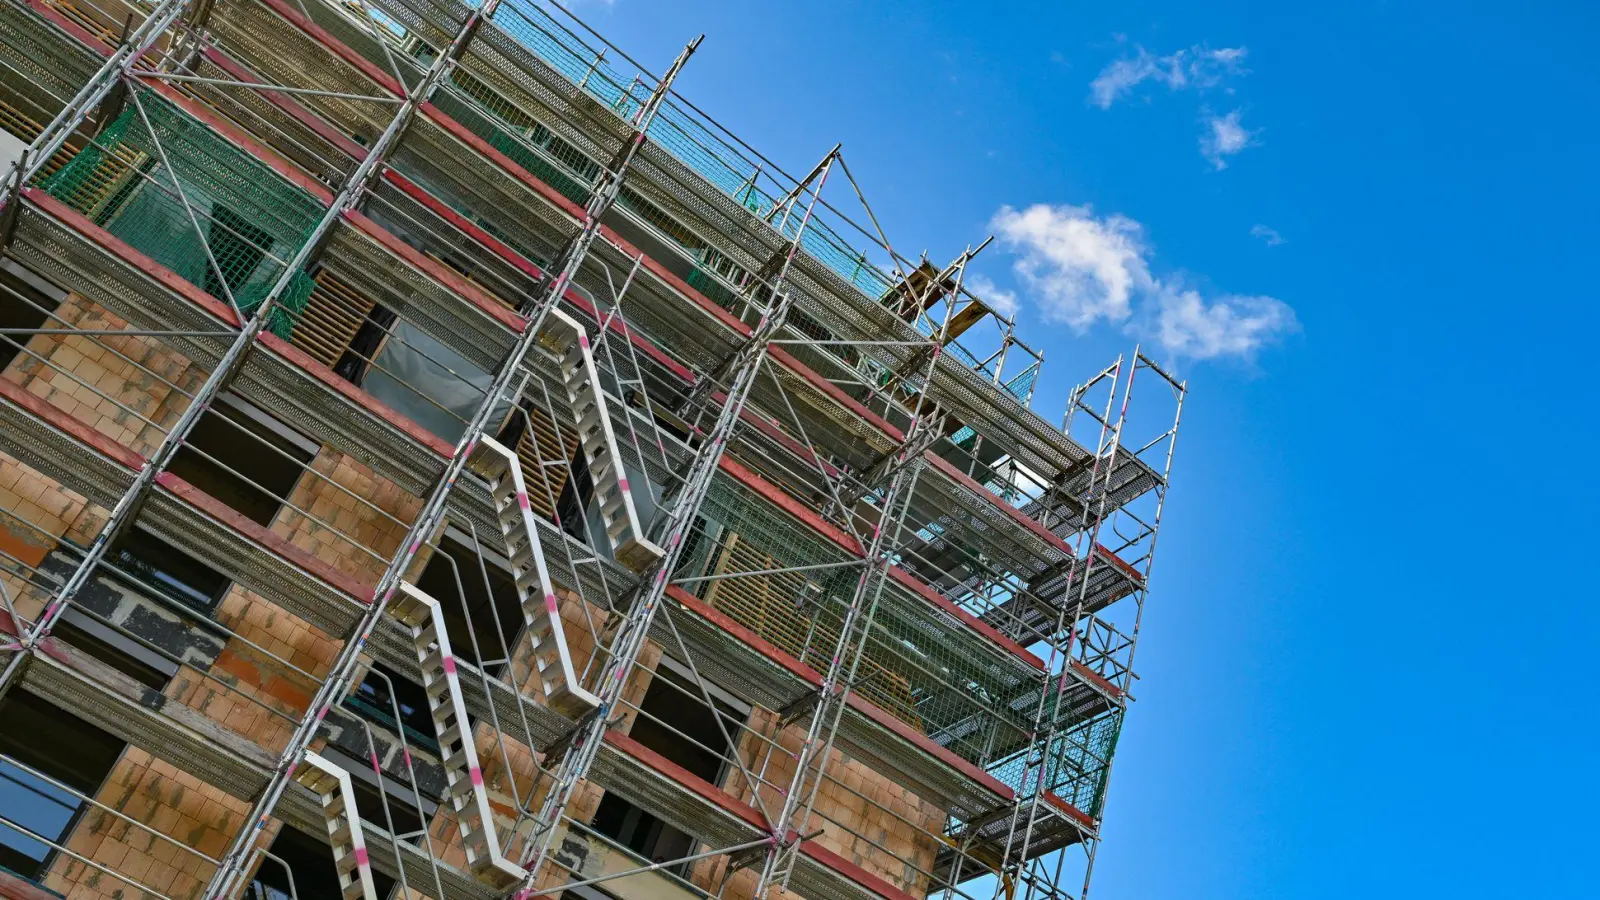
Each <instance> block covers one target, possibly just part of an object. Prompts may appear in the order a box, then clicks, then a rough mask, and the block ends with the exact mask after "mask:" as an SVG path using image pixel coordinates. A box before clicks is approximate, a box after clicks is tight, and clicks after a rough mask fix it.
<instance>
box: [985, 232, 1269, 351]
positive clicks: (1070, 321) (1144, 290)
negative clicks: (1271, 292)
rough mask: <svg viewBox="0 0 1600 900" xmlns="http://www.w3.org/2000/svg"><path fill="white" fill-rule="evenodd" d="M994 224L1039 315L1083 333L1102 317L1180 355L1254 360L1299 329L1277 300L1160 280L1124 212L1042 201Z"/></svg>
mask: <svg viewBox="0 0 1600 900" xmlns="http://www.w3.org/2000/svg"><path fill="white" fill-rule="evenodd" d="M991 227H993V228H994V229H995V232H996V233H997V234H998V235H999V236H1000V239H1001V240H1002V241H1003V242H1004V244H1005V245H1006V246H1007V247H1009V248H1010V249H1011V250H1012V251H1013V253H1015V254H1016V262H1015V263H1014V264H1013V269H1014V271H1015V274H1016V276H1017V278H1018V280H1019V282H1020V283H1021V284H1023V285H1024V286H1026V287H1027V288H1028V289H1029V290H1030V291H1032V292H1033V294H1034V296H1035V297H1036V298H1037V302H1038V304H1039V312H1040V315H1041V316H1042V317H1043V318H1044V319H1045V320H1046V321H1052V322H1060V323H1064V324H1066V325H1069V326H1071V327H1072V328H1074V329H1076V330H1078V331H1079V332H1083V331H1087V330H1088V329H1089V328H1090V327H1091V326H1093V325H1094V324H1096V323H1098V322H1102V321H1103V322H1105V323H1107V324H1110V325H1113V326H1116V327H1119V328H1122V329H1123V330H1125V331H1128V332H1131V333H1135V334H1138V335H1140V336H1141V337H1144V338H1148V339H1152V340H1155V341H1157V342H1159V343H1160V344H1161V346H1162V347H1163V348H1164V349H1165V350H1167V351H1168V352H1169V353H1172V354H1174V355H1181V356H1187V357H1190V358H1193V359H1213V358H1217V357H1224V356H1233V357H1243V358H1246V359H1248V358H1250V357H1253V356H1254V355H1255V353H1256V351H1257V350H1259V349H1260V348H1262V347H1264V346H1267V345H1268V344H1271V343H1274V342H1275V341H1277V340H1278V339H1279V338H1281V337H1282V336H1283V335H1284V334H1286V333H1288V332H1291V331H1294V330H1296V329H1297V328H1298V327H1299V323H1298V322H1297V321H1296V319H1295V315H1294V310H1292V309H1290V308H1289V306H1288V304H1286V303H1284V302H1282V301H1281V300H1277V299H1275V298H1272V297H1267V296H1245V295H1237V294H1223V295H1221V296H1218V297H1216V298H1214V299H1210V300H1208V299H1207V298H1205V297H1204V296H1202V294H1201V293H1200V291H1199V290H1197V289H1195V288H1192V287H1189V286H1187V285H1185V284H1183V283H1182V281H1181V279H1179V278H1177V277H1165V278H1163V277H1158V276H1156V275H1155V274H1153V272H1152V269H1151V265H1150V258H1151V250H1150V247H1149V245H1148V243H1147V242H1146V240H1145V236H1144V227H1143V226H1142V225H1140V224H1139V223H1138V222H1136V221H1134V220H1132V219H1130V218H1128V217H1126V216H1120V215H1111V216H1097V215H1095V213H1094V211H1093V210H1092V209H1090V208H1089V207H1087V206H1068V205H1061V206H1051V205H1049V204H1044V203H1038V204H1034V205H1032V206H1029V207H1027V208H1026V209H1022V210H1018V209H1014V208H1012V207H1010V206H1004V207H1001V208H1000V210H999V211H998V212H996V213H995V215H994V218H993V220H992V222H991ZM1013 299H1014V298H1013Z"/></svg>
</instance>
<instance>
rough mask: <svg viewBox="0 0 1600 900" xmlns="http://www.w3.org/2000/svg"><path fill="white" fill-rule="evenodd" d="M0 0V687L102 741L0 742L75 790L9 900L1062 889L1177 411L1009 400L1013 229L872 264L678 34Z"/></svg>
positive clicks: (525, 18)
mask: <svg viewBox="0 0 1600 900" xmlns="http://www.w3.org/2000/svg"><path fill="white" fill-rule="evenodd" d="M0 3H3V4H4V6H5V9H4V15H3V16H0V128H3V129H4V131H5V132H6V135H7V137H8V140H9V141H10V143H11V144H16V145H17V146H19V147H20V148H21V150H20V151H19V152H18V153H16V154H15V159H14V162H13V163H12V165H11V166H10V169H9V171H8V172H7V173H6V176H5V182H4V184H3V186H0V204H3V208H0V309H3V310H4V313H3V321H0V326H3V327H0V351H3V352H4V353H3V356H0V359H5V360H7V362H6V364H5V366H4V372H3V375H0V452H3V454H4V455H3V457H0V500H3V501H4V507H3V510H0V600H3V603H4V609H3V613H0V710H9V711H10V712H8V713H7V715H12V716H14V717H15V718H14V721H13V722H12V723H7V724H8V726H9V725H10V724H17V723H22V722H24V721H31V720H30V719H27V717H29V716H44V717H45V718H48V716H49V715H51V714H60V715H64V716H67V717H70V718H71V719H72V720H73V721H75V722H81V723H86V724H84V725H83V726H82V727H85V728H89V729H92V730H93V734H96V735H106V736H107V737H106V740H107V741H109V742H110V743H109V744H108V746H111V745H117V746H120V747H121V749H120V750H119V751H118V753H117V754H115V762H114V763H110V762H108V763H107V765H108V766H110V767H111V768H110V769H109V771H110V772H111V774H110V775H107V776H105V779H104V780H103V781H102V782H100V783H97V784H90V783H88V782H87V781H85V782H83V783H78V782H77V781H75V780H74V779H75V777H76V773H68V774H62V773H56V772H53V771H52V770H51V764H50V761H49V760H47V759H42V758H39V757H38V755H37V754H36V753H34V751H33V750H31V749H30V748H29V747H28V746H26V745H25V744H18V745H16V746H13V745H12V744H9V743H7V744H0V790H6V789H8V788H5V787H4V785H7V784H15V785H21V786H24V787H26V788H27V789H28V790H30V791H31V792H32V793H33V795H36V796H38V797H41V798H45V799H47V800H48V801H49V802H50V803H51V804H53V806H52V807H51V808H52V809H58V810H60V811H63V812H62V814H61V815H58V816H57V819H60V821H57V820H56V819H46V818H38V816H35V818H33V819H29V818H27V816H23V815H20V814H18V815H15V816H13V815H12V814H10V813H8V812H6V811H5V810H0V852H4V853H13V852H14V853H16V854H20V855H18V856H16V857H15V859H16V860H17V861H18V864H19V865H29V866H33V867H34V868H35V869H36V871H33V872H32V874H31V875H30V876H28V877H26V878H17V877H13V876H12V875H0V895H4V896H39V895H38V894H29V893H27V892H26V891H27V890H30V889H38V888H41V887H42V888H43V889H45V890H49V891H56V892H58V893H61V894H64V895H66V896H72V895H73V894H74V893H75V892H78V891H84V892H88V891H90V890H91V888H90V887H88V886H87V885H89V884H91V879H92V880H94V883H100V882H104V883H107V884H115V885H118V886H120V888H126V889H131V890H135V891H141V892H144V893H145V894H148V895H150V896H154V897H162V898H172V900H187V898H190V897H236V896H250V897H269V896H272V897H275V896H286V897H295V898H297V897H298V896H299V892H298V891H297V888H296V884H297V882H303V881H304V879H305V878H306V875H305V874H304V872H305V867H304V865H299V864H297V863H296V859H297V858H294V859H291V858H290V857H291V856H292V854H293V852H295V851H294V843H293V842H294V841H295V840H297V838H295V837H293V835H296V834H299V835H312V836H313V837H314V838H315V841H317V842H320V844H319V846H320V845H325V846H326V850H325V853H324V855H325V857H326V860H327V865H328V866H329V867H330V871H335V872H336V875H337V886H336V888H335V889H336V890H337V891H338V892H339V893H340V894H341V896H347V897H367V898H374V897H378V896H380V895H381V894H382V892H383V891H386V890H391V889H394V890H400V891H403V892H408V893H404V894H400V895H397V896H428V897H435V898H446V897H474V898H490V897H515V898H517V900H523V898H527V897H531V896H533V895H536V894H537V895H542V896H545V897H555V896H557V895H559V894H563V893H566V892H570V893H571V894H572V896H575V897H581V898H585V900H593V898H594V897H596V896H606V897H613V898H617V900H634V898H635V897H640V898H642V897H645V896H649V897H652V898H656V897H662V896H672V897H679V896H681V897H683V898H685V900H688V898H693V897H708V896H715V897H717V898H719V900H721V898H723V897H728V898H733V900H741V898H746V897H758V896H759V897H767V896H772V895H776V894H780V893H786V892H787V893H793V894H796V895H798V896H801V897H805V898H809V900H873V898H876V900H896V898H903V897H908V896H911V897H922V896H935V895H937V896H941V897H946V898H950V900H956V898H968V900H998V898H999V897H1001V896H1002V895H1003V896H1004V897H1005V898H1006V900H1015V898H1016V897H1017V895H1018V892H1019V890H1020V891H1021V892H1022V896H1023V897H1024V900H1035V898H1037V900H1054V898H1056V897H1066V896H1070V895H1078V896H1080V897H1087V894H1088V889H1089V882H1090V876H1091V875H1092V873H1093V865H1094V857H1095V853H1096V849H1097V848H1098V845H1099V840H1100V826H1101V821H1102V813H1103V806H1104V800H1105V795H1106V789H1107V785H1108V783H1109V778H1110V774H1111V769H1112V760H1113V756H1114V751H1115V748H1116V743H1117V738H1118V734H1119V733H1120V729H1121V725H1122V721H1123V717H1124V715H1125V714H1126V711H1127V709H1128V706H1129V703H1130V702H1131V700H1132V691H1133V686H1134V681H1135V680H1136V678H1137V675H1136V673H1135V670H1134V665H1133V664H1134V649H1135V647H1136V644H1137V639H1138V635H1139V628H1140V625H1141V622H1142V617H1143V612H1144V606H1145V600H1146V593H1147V590H1148V585H1149V578H1150V573H1151V566H1152V563H1153V558H1154V551H1155V545H1156V537H1157V534H1158V532H1159V527H1160V522H1161V515H1162V509H1163V505H1164V502H1165V496H1166V490H1167V484H1168V476H1169V474H1170V471H1171V465H1172V457H1173V451H1174V447H1175V443H1176V438H1177V433H1178V426H1179V421H1180V418H1181V412H1182V408H1183V403H1184V400H1185V396H1186V386H1185V384H1184V383H1183V382H1182V381H1180V380H1178V379H1176V378H1174V377H1173V376H1172V375H1170V374H1169V373H1167V372H1166V371H1164V370H1163V369H1162V368H1161V366H1160V365H1158V364H1157V363H1156V362H1155V361H1153V360H1152V359H1150V358H1149V357H1148V356H1147V355H1145V354H1144V353H1143V352H1141V351H1140V350H1139V349H1137V348H1136V349H1135V350H1134V351H1133V352H1132V353H1131V354H1129V355H1128V356H1126V357H1123V358H1119V359H1118V360H1116V361H1115V362H1113V363H1112V364H1111V365H1109V366H1107V367H1106V368H1104V369H1103V370H1101V371H1099V372H1098V373H1096V374H1095V375H1094V376H1093V377H1091V378H1089V379H1088V380H1086V381H1085V382H1084V383H1082V384H1081V385H1080V386H1079V387H1077V388H1076V389H1074V390H1073V391H1072V392H1071V394H1070V397H1069V402H1068V408H1067V411H1066V414H1065V417H1064V418H1063V420H1062V421H1061V422H1060V423H1059V424H1056V423H1053V422H1051V421H1048V420H1046V419H1045V418H1044V417H1042V416H1041V415H1040V414H1038V413H1036V412H1035V411H1034V410H1033V409H1032V408H1031V404H1032V401H1033V395H1034V390H1035V388H1036V386H1037V385H1038V383H1039V379H1040V373H1041V371H1042V367H1043V362H1044V361H1043V357H1042V354H1040V353H1038V352H1036V351H1035V350H1033V349H1032V348H1031V347H1029V346H1028V345H1027V344H1026V343H1025V342H1024V341H1023V340H1022V339H1021V338H1020V337H1019V336H1018V335H1017V334H1016V331H1015V322H1014V320H1013V319H1010V318H1006V317H1004V316H1002V315H1000V314H998V313H997V312H995V310H994V309H993V307H991V306H990V305H988V304H987V303H986V302H985V300H984V298H983V297H981V296H979V295H978V294H976V293H975V292H974V291H973V290H972V289H971V288H970V286H969V283H968V279H967V278H966V274H967V271H968V268H969V267H970V266H971V265H972V262H973V260H974V259H975V258H977V257H978V256H979V255H980V254H981V253H982V252H983V251H984V250H985V249H986V248H987V246H988V243H989V242H988V241H987V240H985V241H979V242H975V243H974V244H973V245H970V246H969V247H967V248H966V249H965V250H964V251H963V252H962V253H961V254H959V255H958V256H956V257H955V259H953V260H952V261H950V262H948V263H945V264H940V263H939V262H936V261H932V260H929V259H927V258H922V259H910V258H907V257H905V256H902V255H901V254H899V253H897V252H896V251H895V249H894V246H893V245H892V244H891V243H890V241H889V238H888V235H887V234H886V233H885V232H884V230H883V229H882V228H881V227H880V225H879V222H878V218H877V216H876V215H875V214H874V211H873V209H872V207H871V206H870V205H869V204H868V201H867V195H866V192H865V191H864V190H863V188H862V187H861V185H860V183H859V182H858V181H857V180H856V178H855V175H854V174H853V173H852V172H851V171H850V167H849V165H848V163H847V161H846V156H845V153H844V152H843V149H842V148H841V147H839V146H837V145H835V146H834V147H833V148H832V149H830V150H828V151H827V152H826V153H824V154H823V155H822V156H821V158H820V160H819V161H818V162H817V163H816V165H814V166H813V167H811V168H810V169H809V170H808V171H807V172H806V173H805V174H803V175H802V176H799V177H795V176H792V175H789V174H788V173H787V172H785V171H784V169H783V168H782V167H781V166H780V165H778V164H777V163H774V162H773V161H771V160H770V159H768V158H767V157H765V156H763V155H762V154H760V153H759V152H758V151H756V150H755V149H754V148H752V147H750V146H748V145H746V144H745V143H744V142H742V141H741V140H740V139H739V138H737V137H736V136H735V135H734V134H733V133H732V132H731V131H729V130H727V129H725V128H724V127H723V126H721V125H720V124H718V123H717V122H716V121H715V120H713V119H712V118H711V117H709V116H708V115H706V114H705V113H704V112H702V111H701V110H700V109H699V108H697V107H696V106H694V105H693V104H692V103H691V102H690V101H689V100H687V99H685V98H684V97H683V96H681V95H680V94H679V93H678V92H677V91H675V90H674V88H673V83H674V80H675V79H676V77H677V75H678V74H679V73H680V71H681V70H682V69H683V68H684V67H685V66H686V65H688V64H689V62H690V59H691V57H692V55H693V53H694V52H695V50H696V48H697V47H698V46H699V43H700V39H699V38H696V39H694V40H693V41H690V42H689V43H688V44H687V45H686V46H685V47H684V48H683V50H682V52H680V53H679V54H678V55H677V56H676V58H675V59H674V61H673V62H672V64H671V65H670V66H669V67H668V68H667V69H666V70H665V71H663V72H661V73H660V74H659V75H657V74H653V73H651V72H650V71H649V70H647V69H646V68H645V67H644V66H642V65H640V64H639V63H637V62H636V61H635V60H634V59H633V58H632V57H630V56H629V55H628V54H627V53H626V52H624V51H623V50H622V49H621V48H618V47H616V46H614V45H612V44H610V43H609V42H607V41H606V40H605V39H604V38H603V37H602V36H601V35H600V34H598V33H597V32H596V31H594V30H593V29H591V28H590V27H589V26H588V25H586V24H585V23H584V22H583V21H582V20H580V19H579V18H577V17H576V16H574V15H572V14H571V13H570V12H568V11H567V10H565V9H564V8H562V7H561V6H559V5H558V4H554V3H534V2H532V0H481V2H476V3H462V2H456V0H220V2H217V0H0ZM9 145H10V144H0V148H3V147H5V146H9ZM858 222H864V224H858ZM1136 384H1137V390H1136ZM41 703H42V704H48V705H49V707H50V708H51V709H53V710H55V711H56V713H45V712H40V711H39V709H38V708H37V707H38V704H41ZM5 730H8V728H0V731H5ZM11 730H15V729H11ZM107 758H108V759H110V758H111V757H110V756H108V757H107ZM134 770H137V778H136V779H135V781H137V784H138V785H150V786H151V787H149V788H148V789H149V790H151V791H158V790H165V791H166V793H163V794H161V799H160V801H159V802H152V803H151V804H149V805H148V808H142V807H141V808H138V809H135V808H134V807H132V806H129V805H128V797H130V796H133V794H134V793H137V791H139V790H145V787H137V788H136V787H129V793H125V794H123V795H122V799H121V800H113V799H112V793H113V792H112V791H111V787H112V786H113V785H114V783H120V782H119V779H128V778H134V776H135V773H134ZM69 775H70V776H71V777H69ZM130 784H132V782H130ZM157 784H163V785H166V784H176V785H182V786H184V790H185V791H188V792H189V793H190V794H192V795H193V796H196V797H204V798H205V802H206V803H209V804H211V805H210V806H209V807H206V808H207V809H208V810H209V811H212V812H213V813H214V815H213V816H212V818H211V820H209V821H208V822H206V823H204V827H198V826H195V827H191V828H190V829H189V830H188V831H187V832H185V833H184V834H179V830H181V829H182V828H183V827H185V826H184V825H183V824H180V823H183V822H185V821H186V820H185V819H184V816H183V815H182V814H181V813H180V811H179V810H178V807H179V806H181V805H182V802H184V801H180V800H179V799H177V798H178V795H179V794H182V793H184V791H179V792H178V793H173V792H171V791H170V790H168V789H166V788H157V787H153V785H157ZM368 789H370V791H371V793H370V794H362V791H366V790H368ZM0 796H4V795H3V794H0ZM363 797H369V798H370V799H363ZM163 804H165V805H163ZM66 811H70V813H68V812H66ZM29 815H33V814H32V813H30V814H29ZM49 823H54V824H49ZM110 835H116V838H115V840H112V839H110V838H109V837H108V836H110ZM130 835H131V836H130ZM285 835H289V836H288V837H286V836H285ZM280 842H282V846H280ZM134 844H138V845H139V846H140V847H141V848H142V849H137V850H136V851H129V850H125V849H123V848H124V847H125V846H133V845H134ZM158 847H159V848H160V849H159V852H158V849H157V848H158ZM8 848H10V849H8ZM11 859H12V857H5V858H0V864H4V865H5V866H7V867H11V862H8V861H7V860H11ZM23 882H33V883H32V884H31V885H30V884H24V883H23ZM17 885H21V886H20V887H18V886H17ZM302 886H303V885H302ZM100 890H102V891H103V890H106V889H105V888H100ZM274 892H276V893H274Z"/></svg>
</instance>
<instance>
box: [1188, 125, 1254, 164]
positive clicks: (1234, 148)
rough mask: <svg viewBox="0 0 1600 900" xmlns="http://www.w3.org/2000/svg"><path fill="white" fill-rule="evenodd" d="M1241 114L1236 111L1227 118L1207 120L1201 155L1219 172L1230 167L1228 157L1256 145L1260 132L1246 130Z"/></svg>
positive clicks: (1202, 138)
mask: <svg viewBox="0 0 1600 900" xmlns="http://www.w3.org/2000/svg"><path fill="white" fill-rule="evenodd" d="M1241 114H1242V113H1241V112H1240V110H1237V109H1236V110H1234V111H1233V112H1231V113H1228V114H1227V115H1225V116H1207V118H1206V130H1205V133H1204V134H1201V135H1200V153H1201V154H1202V155H1203V156H1205V158H1206V159H1208V160H1210V161H1211V164H1212V165H1213V166H1216V167H1217V171H1219V172H1220V171H1221V170H1223V169H1226V168H1227V167H1228V157H1230V156H1232V155H1234V154H1235V153H1238V152H1240V151H1241V150H1244V149H1245V148H1246V147H1252V146H1255V144H1256V135H1257V134H1258V132H1255V131H1251V130H1249V129H1247V128H1245V127H1244V125H1242V124H1241V123H1240V122H1239V117H1240V115H1241Z"/></svg>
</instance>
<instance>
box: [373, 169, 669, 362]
mask: <svg viewBox="0 0 1600 900" xmlns="http://www.w3.org/2000/svg"><path fill="white" fill-rule="evenodd" d="M383 177H384V179H385V180H386V181H388V182H389V183H390V184H393V185H394V186H395V187H396V188H398V189H400V191H401V192H403V193H404V194H405V195H406V196H408V197H410V198H411V199H413V200H415V201H417V202H418V203H420V204H422V205H423V206H425V207H427V208H428V210H429V211H431V212H432V213H433V214H434V215H436V216H438V217H440V218H441V219H444V220H445V221H446V222H448V223H450V225H452V226H453V227H455V228H458V229H460V230H461V232H462V233H463V234H465V235H467V236H468V237H470V238H472V239H473V240H475V241H477V242H478V243H480V244H482V245H483V246H484V247H487V248H488V249H489V251H490V252H491V253H493V254H495V255H496V256H498V257H500V258H501V259H502V260H504V261H505V262H506V263H507V264H508V265H510V266H512V267H513V268H515V269H516V270H517V271H519V272H521V273H522V274H524V275H526V276H528V277H529V278H533V279H539V278H543V277H544V270H543V269H542V268H541V267H540V266H539V265H538V264H536V263H534V262H533V261H532V260H530V259H528V258H527V257H525V256H523V255H522V254H521V253H518V252H517V251H516V250H513V249H512V248H511V247H509V246H507V245H506V244H505V243H504V242H503V241H501V240H500V239H499V238H496V237H495V236H494V235H492V234H490V233H489V232H487V231H484V230H483V228H482V227H480V226H479V225H478V224H477V223H475V222H472V221H471V220H469V219H467V218H466V217H464V216H462V215H461V214H460V213H458V212H456V211H455V210H453V209H451V208H450V207H449V206H446V205H445V204H444V203H443V202H441V201H440V200H439V199H438V198H437V197H435V196H433V195H432V194H430V193H428V192H427V191H426V190H424V189H423V188H422V186H421V185H419V184H417V183H416V182H415V181H412V180H411V179H409V178H407V177H406V176H404V175H402V174H400V173H399V172H397V171H395V170H394V169H385V170H384V173H383ZM566 301H567V302H568V303H570V304H572V305H573V306H574V307H576V308H577V309H579V310H581V311H582V312H584V313H585V314H586V315H588V316H589V317H590V318H592V319H594V320H595V321H596V322H599V321H601V320H603V319H604V318H605V317H604V316H602V315H600V314H599V312H598V311H597V310H596V309H595V307H594V304H592V303H590V302H589V301H588V300H587V299H585V298H584V297H583V295H582V294H579V293H578V292H577V291H575V290H572V289H571V288H568V289H567V294H566ZM609 330H610V331H611V332H612V333H614V334H617V335H620V336H621V337H623V338H624V339H626V340H627V341H628V342H629V343H631V344H632V345H633V346H634V347H635V348H636V349H637V350H639V351H640V352H641V353H643V354H644V355H646V356H648V357H650V358H651V359H653V360H655V361H656V362H657V363H658V364H660V365H661V366H662V367H663V368H665V369H667V370H668V371H670V372H672V373H673V374H674V375H676V376H678V378H680V379H682V380H683V382H684V383H685V384H693V383H694V381H695V376H694V373H693V372H691V371H689V370H688V368H686V367H685V366H684V365H683V364H681V363H679V362H678V361H677V360H675V359H673V358H672V357H670V356H668V355H667V354H666V353H665V352H663V351H662V350H661V348H659V347H657V346H656V345H655V344H653V343H651V342H650V341H649V340H648V339H646V338H645V337H643V336H641V335H640V334H639V333H638V332H635V331H634V330H633V329H631V328H628V327H627V325H626V324H625V323H624V322H623V321H622V319H621V317H613V318H612V319H611V324H610V326H609Z"/></svg>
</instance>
